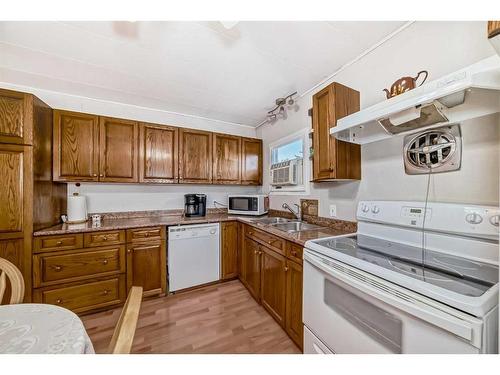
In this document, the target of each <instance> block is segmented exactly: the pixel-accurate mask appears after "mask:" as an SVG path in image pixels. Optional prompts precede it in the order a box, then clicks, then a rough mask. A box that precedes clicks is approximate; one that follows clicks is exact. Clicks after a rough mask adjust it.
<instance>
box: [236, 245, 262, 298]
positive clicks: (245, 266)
mask: <svg viewBox="0 0 500 375" xmlns="http://www.w3.org/2000/svg"><path fill="white" fill-rule="evenodd" d="M260 251H261V250H260V247H259V244H258V243H257V242H255V241H253V240H251V239H249V238H245V239H244V242H243V251H242V254H241V276H242V277H241V280H242V282H243V284H244V285H245V286H246V287H247V289H248V291H249V292H250V294H251V295H252V296H253V298H255V299H256V300H257V301H260V255H259V252H260Z"/></svg>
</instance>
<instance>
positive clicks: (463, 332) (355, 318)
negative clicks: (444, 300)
mask: <svg viewBox="0 0 500 375" xmlns="http://www.w3.org/2000/svg"><path fill="white" fill-rule="evenodd" d="M304 260H305V262H304V290H303V299H304V308H303V309H304V324H305V325H306V326H307V328H308V329H310V330H311V332H312V333H314V335H316V336H317V337H318V338H319V339H320V340H321V341H322V342H324V343H325V344H326V345H327V346H328V348H330V349H331V350H332V351H333V352H335V353H367V354H369V353H374V354H376V353H479V352H480V346H481V330H482V321H481V320H479V319H476V318H474V317H470V316H469V315H466V314H462V313H460V312H456V313H453V314H452V313H451V309H450V308H448V307H445V306H443V309H441V308H439V307H440V306H439V304H437V302H435V301H432V300H430V299H428V298H426V297H423V296H420V295H418V294H416V293H413V292H411V291H409V290H406V289H404V288H401V287H399V286H397V285H394V284H392V283H389V282H387V281H385V280H383V279H380V278H378V277H376V276H373V275H371V274H368V273H366V272H363V271H360V270H357V269H355V268H353V267H350V266H347V265H345V264H343V263H340V262H337V261H335V260H332V259H329V258H324V257H322V256H319V255H316V254H315V253H314V252H311V251H309V250H307V251H306V252H305V254H304ZM446 310H448V311H446ZM453 311H455V310H453Z"/></svg>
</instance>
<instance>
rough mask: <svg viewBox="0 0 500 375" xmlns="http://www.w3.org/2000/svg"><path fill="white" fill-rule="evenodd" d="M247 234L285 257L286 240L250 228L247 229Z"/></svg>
mask: <svg viewBox="0 0 500 375" xmlns="http://www.w3.org/2000/svg"><path fill="white" fill-rule="evenodd" d="M245 234H246V235H247V236H248V237H250V238H252V239H253V240H255V241H257V242H259V243H261V244H263V245H265V246H267V247H269V248H270V249H272V250H274V251H277V252H278V253H280V254H282V255H285V242H286V241H285V240H283V239H281V238H279V237H277V236H274V235H272V234H269V233H266V232H263V231H261V230H259V229H255V228H253V227H250V226H247V227H246V228H245Z"/></svg>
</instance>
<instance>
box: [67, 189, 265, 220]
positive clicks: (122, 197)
mask: <svg viewBox="0 0 500 375" xmlns="http://www.w3.org/2000/svg"><path fill="white" fill-rule="evenodd" d="M259 189H260V188H259V187H255V186H246V187H242V186H227V185H225V186H218V185H171V186H163V185H147V186H144V185H137V184H129V185H125V184H91V183H88V184H87V183H82V185H81V186H80V187H79V188H76V186H75V184H68V194H69V195H71V194H73V192H75V191H79V192H80V194H82V195H85V196H86V197H87V211H88V212H89V213H94V212H123V211H149V210H166V209H175V208H184V194H189V193H203V194H207V207H214V202H213V201H214V200H217V201H218V202H220V203H224V204H227V195H228V194H255V193H257V192H258V191H259ZM217 207H220V206H217Z"/></svg>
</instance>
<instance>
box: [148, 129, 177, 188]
mask: <svg viewBox="0 0 500 375" xmlns="http://www.w3.org/2000/svg"><path fill="white" fill-rule="evenodd" d="M178 145H179V129H178V128H173V127H170V126H161V125H153V124H144V123H143V124H140V126H139V182H152V183H164V184H171V183H176V182H178V177H179V174H178V172H179V164H178V161H177V160H178V158H177V157H178V151H179V150H178Z"/></svg>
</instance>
